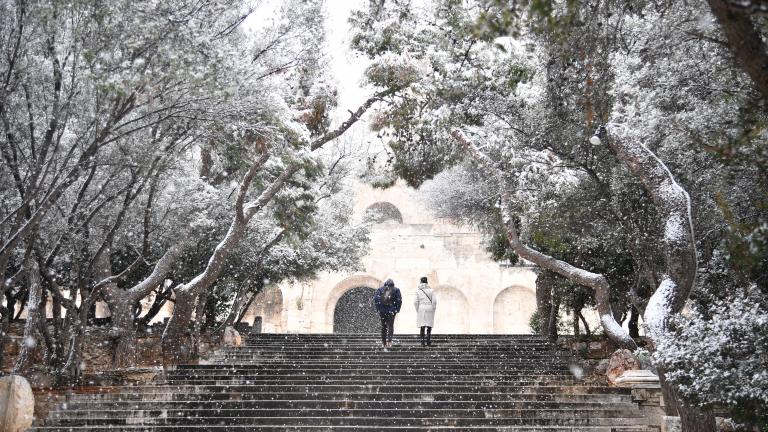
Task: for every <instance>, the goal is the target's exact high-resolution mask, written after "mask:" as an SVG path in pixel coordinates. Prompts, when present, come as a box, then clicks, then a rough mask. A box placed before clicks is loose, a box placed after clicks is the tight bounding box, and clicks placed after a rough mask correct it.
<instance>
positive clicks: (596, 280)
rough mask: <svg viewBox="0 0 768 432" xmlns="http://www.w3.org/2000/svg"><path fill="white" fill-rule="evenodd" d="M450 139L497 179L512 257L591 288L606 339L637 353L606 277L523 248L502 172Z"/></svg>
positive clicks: (462, 139)
mask: <svg viewBox="0 0 768 432" xmlns="http://www.w3.org/2000/svg"><path fill="white" fill-rule="evenodd" d="M451 135H452V136H453V137H454V139H456V140H457V141H458V142H459V143H461V144H462V145H463V146H464V148H466V149H467V150H468V151H469V153H470V154H471V155H472V157H473V158H474V159H475V160H476V161H477V162H478V163H480V165H481V166H482V167H483V168H485V169H486V170H487V171H488V172H489V173H490V174H491V175H493V176H494V177H496V178H497V179H498V181H499V187H500V188H501V194H500V195H501V211H502V220H503V223H504V226H505V228H506V231H507V239H508V240H509V243H510V245H511V246H512V249H513V250H514V251H515V253H516V254H517V255H518V256H520V257H521V258H523V259H526V260H528V261H531V262H532V263H534V264H536V265H538V266H539V267H542V268H545V269H548V270H550V271H553V272H555V273H557V274H559V275H561V276H564V277H565V278H567V279H568V280H570V281H571V282H575V283H577V284H580V285H584V286H586V287H589V288H592V289H593V290H594V291H595V301H596V303H597V311H598V313H599V314H600V323H601V324H602V326H603V330H604V331H605V334H606V336H608V338H609V339H611V340H612V341H613V342H614V343H615V344H616V345H618V346H619V347H621V348H627V349H630V350H635V349H637V344H636V343H635V341H634V340H633V339H632V338H631V337H630V336H629V334H628V333H627V332H626V331H624V329H623V328H622V327H621V326H620V325H619V323H617V322H616V319H615V318H614V317H613V311H612V309H611V302H610V294H611V287H610V285H609V284H608V279H606V277H605V275H602V274H600V273H593V272H590V271H587V270H584V269H581V268H578V267H576V266H574V265H571V264H569V263H567V262H565V261H561V260H558V259H556V258H553V257H551V256H549V255H546V254H543V253H541V252H539V251H537V250H535V249H533V248H531V247H529V246H527V245H525V244H524V243H523V242H522V241H521V240H520V237H519V235H518V232H517V227H515V224H514V220H515V219H514V217H513V215H512V214H511V208H512V206H511V201H512V200H511V197H510V192H509V190H507V188H506V186H505V184H504V177H503V173H502V172H501V170H500V169H499V168H497V167H496V166H495V165H494V163H493V161H491V160H490V159H489V158H488V156H486V155H485V154H483V153H482V152H481V151H480V150H479V149H478V148H477V147H476V146H475V145H474V144H473V143H472V142H471V141H470V140H469V139H468V138H467V137H466V136H464V134H463V133H461V132H460V131H459V130H454V131H453V132H452V133H451Z"/></svg>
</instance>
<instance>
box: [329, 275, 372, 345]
mask: <svg viewBox="0 0 768 432" xmlns="http://www.w3.org/2000/svg"><path fill="white" fill-rule="evenodd" d="M381 285H382V281H381V280H379V279H376V278H375V277H373V276H369V275H354V276H350V277H348V278H346V279H344V280H342V281H341V282H339V283H337V284H336V285H335V286H334V287H333V289H331V292H330V293H328V297H327V299H326V301H325V323H324V325H323V328H322V329H320V331H322V332H327V333H331V332H333V314H334V312H335V311H336V303H338V302H339V299H340V298H341V296H343V295H344V294H345V293H346V292H347V291H349V290H351V289H354V288H359V287H368V288H373V289H377V288H378V287H380V286H381Z"/></svg>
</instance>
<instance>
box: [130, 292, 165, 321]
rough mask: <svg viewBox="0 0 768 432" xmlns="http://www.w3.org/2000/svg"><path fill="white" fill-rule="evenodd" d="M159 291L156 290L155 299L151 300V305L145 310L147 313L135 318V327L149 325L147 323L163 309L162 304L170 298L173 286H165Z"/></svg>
mask: <svg viewBox="0 0 768 432" xmlns="http://www.w3.org/2000/svg"><path fill="white" fill-rule="evenodd" d="M161 288H162V287H161ZM159 291H160V292H158V294H157V296H156V297H155V301H154V302H152V306H150V307H149V310H148V311H147V313H146V314H144V316H143V317H140V318H138V319H137V320H136V326H137V327H145V326H148V325H149V323H150V322H151V321H152V320H153V319H154V318H155V317H156V316H157V314H159V313H160V311H161V310H162V309H163V306H165V303H166V302H167V301H168V300H169V299H170V298H171V294H172V293H173V288H171V287H169V288H166V289H165V290H163V289H161V290H159Z"/></svg>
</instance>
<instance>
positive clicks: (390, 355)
mask: <svg viewBox="0 0 768 432" xmlns="http://www.w3.org/2000/svg"><path fill="white" fill-rule="evenodd" d="M215 355H216V356H217V357H228V358H235V357H268V358H272V359H275V360H278V359H283V358H289V359H292V360H293V359H306V360H312V359H323V360H342V361H343V360H348V359H349V360H353V359H367V360H370V359H410V360H423V361H429V360H441V359H445V358H446V355H450V357H451V359H450V360H457V361H461V360H470V361H471V360H486V361H487V360H496V361H499V360H501V361H506V360H510V361H514V360H516V361H528V362H532V363H533V362H538V361H542V360H550V359H552V360H558V359H569V358H571V356H570V355H563V354H559V353H554V352H552V353H544V354H533V353H527V354H520V353H515V352H500V353H467V352H456V353H451V354H445V353H409V352H403V351H397V350H394V349H391V350H388V351H379V352H365V351H360V352H348V353H340V352H313V353H302V352H298V351H296V352H291V351H288V352H285V351H274V352H265V351H252V352H247V351H233V350H230V351H219V352H216V353H215Z"/></svg>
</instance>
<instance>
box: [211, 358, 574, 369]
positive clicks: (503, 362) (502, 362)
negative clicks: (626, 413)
mask: <svg viewBox="0 0 768 432" xmlns="http://www.w3.org/2000/svg"><path fill="white" fill-rule="evenodd" d="M384 360H387V362H386V363H387V364H388V365H389V366H391V365H392V364H396V363H400V364H413V362H416V361H417V360H418V359H406V358H393V359H386V358H379V359H377V358H371V357H368V358H356V359H355V358H350V359H347V360H338V361H335V362H334V361H333V359H322V358H318V359H306V358H288V357H284V358H263V357H258V356H218V355H214V356H212V357H211V358H210V359H209V360H208V362H215V361H225V362H226V361H229V362H238V361H242V362H244V363H247V362H250V363H252V362H261V363H263V364H284V363H286V362H289V363H293V364H318V365H323V364H325V365H328V364H333V365H336V364H339V363H347V364H369V365H370V364H371V362H374V361H377V362H384ZM567 363H568V362H567V361H565V360H564V359H553V360H552V361H547V365H555V366H559V365H563V364H567ZM429 364H430V365H473V364H474V365H477V366H491V367H517V366H533V365H537V364H542V362H541V361H540V362H536V361H515V360H509V359H441V360H430V361H429ZM382 366H383V365H382Z"/></svg>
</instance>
